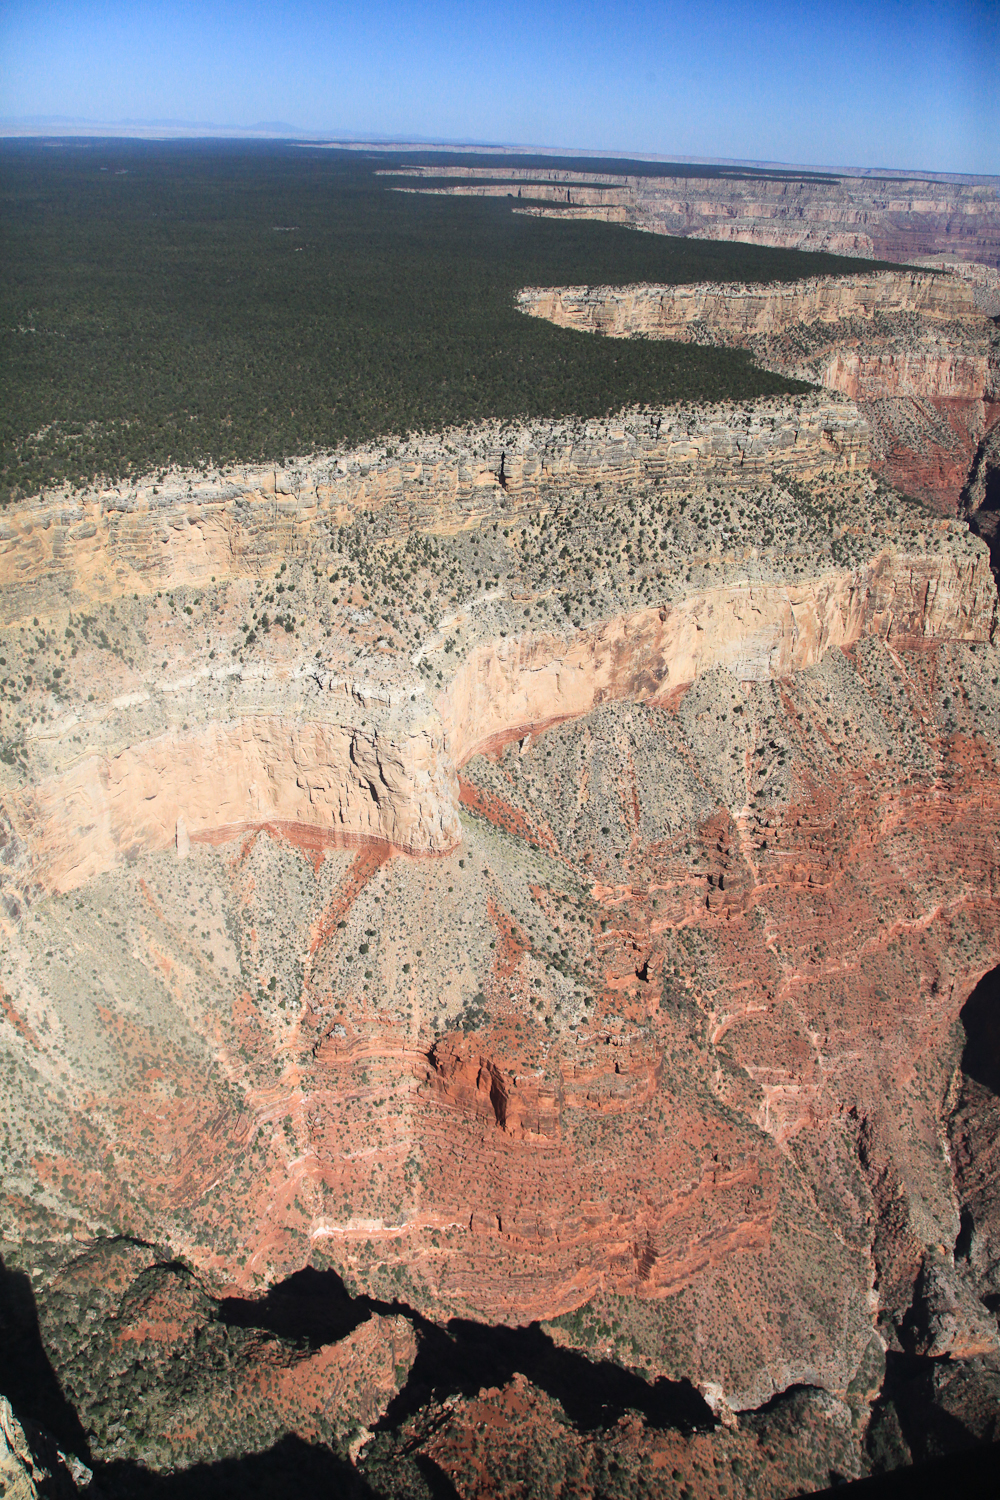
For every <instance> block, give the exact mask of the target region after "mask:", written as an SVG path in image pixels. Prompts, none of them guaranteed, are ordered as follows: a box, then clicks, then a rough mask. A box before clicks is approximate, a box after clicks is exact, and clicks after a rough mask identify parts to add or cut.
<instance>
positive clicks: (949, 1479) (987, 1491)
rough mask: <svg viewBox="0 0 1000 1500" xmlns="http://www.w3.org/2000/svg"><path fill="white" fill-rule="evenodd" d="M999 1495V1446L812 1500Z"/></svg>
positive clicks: (960, 1499) (837, 1488)
mask: <svg viewBox="0 0 1000 1500" xmlns="http://www.w3.org/2000/svg"><path fill="white" fill-rule="evenodd" d="M998 1493H1000V1444H998V1443H994V1444H991V1445H990V1446H989V1447H988V1448H977V1449H976V1450H975V1452H972V1453H949V1454H948V1455H947V1456H945V1457H943V1458H935V1459H932V1460H931V1461H930V1462H929V1463H923V1464H916V1465H914V1466H913V1468H907V1469H895V1470H893V1472H892V1473H891V1474H878V1475H874V1476H872V1478H870V1479H856V1480H854V1481H853V1482H851V1483H848V1484H837V1485H834V1486H833V1487H832V1488H831V1489H828V1490H818V1491H815V1492H814V1495H813V1500H825V1497H827V1496H833V1495H835V1496H837V1500H996V1497H997V1495H998Z"/></svg>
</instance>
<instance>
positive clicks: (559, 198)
mask: <svg viewBox="0 0 1000 1500" xmlns="http://www.w3.org/2000/svg"><path fill="white" fill-rule="evenodd" d="M391 175H392V176H394V177H396V178H398V179H403V178H409V179H413V178H419V179H421V182H422V185H421V187H420V188H418V189H411V191H414V190H416V191H421V192H444V193H455V194H466V195H468V194H474V195H483V196H490V197H508V198H520V199H521V202H520V203H519V204H518V210H519V211H520V212H523V213H530V214H543V215H549V216H552V217H559V218H564V217H565V218H586V219H601V220H605V221H607V222H610V223H618V224H630V225H632V226H634V227H636V228H640V229H646V230H652V231H653V232H654V233H657V234H671V235H682V236H691V237H693V238H698V239H711V240H736V241H741V242H743V243H747V244H756V245H770V246H776V247H780V248H785V249H796V250H825V251H828V252H829V253H831V254H835V255H855V256H862V257H874V258H879V259H885V260H909V259H911V258H914V257H917V256H928V255H933V256H949V257H952V258H956V259H961V260H965V261H976V262H980V263H984V264H986V265H988V266H994V267H996V266H1000V203H998V195H997V180H996V179H995V178H982V179H978V180H969V179H965V180H951V181H948V180H946V179H942V178H941V177H937V178H933V177H926V178H920V177H914V178H906V177H900V176H897V175H896V174H892V175H890V176H887V177H885V178H878V177H871V176H850V175H842V174H835V173H830V174H803V176H802V177H801V178H795V177H794V176H792V175H790V174H784V173H783V174H781V175H780V176H779V175H778V174H775V176H774V177H771V178H769V177H767V176H766V175H763V176H755V177H751V176H749V175H747V176H742V175H741V173H740V172H739V170H738V169H736V170H734V171H733V172H731V173H728V174H727V176H726V177H724V178H720V177H704V178H698V177H687V176H685V177H673V178H672V177H670V175H669V170H667V171H665V172H664V173H663V175H662V176H661V175H655V176H654V175H649V176H646V175H643V176H639V175H629V174H619V173H611V172H609V173H605V172H600V173H595V172H578V171H573V170H567V169H564V168H561V167H560V168H556V167H552V168H541V169H538V168H518V167H514V168H509V167H476V168H475V169H473V170H471V171H470V169H469V168H468V167H451V166H449V167H438V166H424V167H415V168H411V169H408V170H406V171H404V172H393V173H392V174H391ZM454 178H462V179H466V180H465V181H463V182H461V183H458V182H455V183H453V184H452V185H449V179H454ZM470 178H478V179H479V181H478V182H470V181H469V180H468V179H470ZM525 200H527V201H525Z"/></svg>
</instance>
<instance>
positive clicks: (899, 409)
mask: <svg viewBox="0 0 1000 1500" xmlns="http://www.w3.org/2000/svg"><path fill="white" fill-rule="evenodd" d="M981 293H982V287H981V286H980V284H979V282H978V281H976V280H975V279H974V278H970V277H959V276H956V275H950V274H949V275H932V274H931V273H929V272H928V271H916V270H914V271H908V272H898V271H886V272H880V273H877V274H874V275H871V276H856V277H853V276H847V277H818V278H815V279H813V280H810V281H805V282H797V283H792V284H790V285H785V286H725V285H721V286H717V285H710V284H705V285H699V286H685V287H672V286H652V285H648V286H629V287H582V286H581V287H547V288H541V287H527V288H525V289H524V290H523V291H522V292H521V293H520V294H519V304H518V305H519V306H520V307H521V309H522V311H524V312H526V313H528V314H529V315H530V316H535V317H545V318H549V319H551V320H552V321H553V322H555V323H557V324H559V325H560V326H562V327H567V328H578V329H581V330H583V331H586V332H592V333H603V334H606V335H609V336H611V337H616V338H630V337H632V338H634V337H640V338H663V339H678V340H680V341H682V342H687V341H696V342H700V343H723V344H728V345H731V346H738V347H744V348H748V349H750V350H751V351H752V353H753V355H754V358H755V359H756V360H757V362H758V363H759V364H761V365H764V366H765V367H766V368H768V369H773V370H777V371H780V372H781V373H783V374H786V375H794V376H797V377H799V378H800V379H805V380H810V381H815V382H817V383H818V384H820V385H822V386H824V387H825V388H826V389H828V390H836V391H841V392H843V393H844V394H845V395H848V396H850V397H851V398H852V399H853V400H855V401H857V402H858V403H859V406H860V410H861V412H862V414H863V415H864V417H865V419H866V420H867V421H868V423H869V428H870V432H871V457H872V461H873V464H874V466H875V468H876V470H877V471H878V472H881V473H884V474H885V475H886V477H887V478H888V479H889V480H890V481H891V482H892V483H893V484H895V485H896V486H897V487H898V488H900V489H902V490H903V491H905V492H906V493H909V494H913V495H915V496H917V497H918V498H920V499H922V500H926V501H928V502H929V503H930V504H932V505H933V506H934V507H935V508H936V509H938V510H939V511H941V513H943V514H946V515H953V514H954V513H955V509H956V506H957V503H958V498H959V494H960V492H961V489H962V486H963V484H964V482H965V476H966V475H967V473H968V471H969V467H970V465H971V463H972V459H973V456H974V454H975V451H976V446H977V444H978V443H979V441H980V440H981V438H982V437H983V435H984V433H985V432H987V431H988V430H989V429H990V427H991V426H992V425H993V423H994V422H995V421H996V420H997V417H998V415H1000V336H998V333H997V329H996V325H995V322H994V321H993V320H992V319H991V317H990V316H988V315H987V313H986V312H985V311H984V310H983V307H984V305H985V304H984V302H983V297H982V295H981ZM990 305H992V303H991V304H990Z"/></svg>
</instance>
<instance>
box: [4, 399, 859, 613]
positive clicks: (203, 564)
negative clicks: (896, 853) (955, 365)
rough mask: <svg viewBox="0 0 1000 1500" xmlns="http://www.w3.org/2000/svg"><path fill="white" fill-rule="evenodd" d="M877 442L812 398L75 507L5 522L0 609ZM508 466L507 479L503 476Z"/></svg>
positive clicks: (378, 452) (623, 420)
mask: <svg viewBox="0 0 1000 1500" xmlns="http://www.w3.org/2000/svg"><path fill="white" fill-rule="evenodd" d="M868 444H869V430H868V425H867V423H866V422H865V420H864V418H863V417H861V416H860V415H859V413H858V412H857V409H856V408H855V407H854V406H852V405H851V404H850V403H849V402H846V401H840V400H834V399H830V398H823V397H822V396H820V395H817V396H806V397H803V398H801V399H800V400H796V401H795V402H789V401H787V400H780V401H779V400H776V399H775V400H765V401H758V402H754V403H752V404H748V405H747V406H745V407H736V406H733V405H723V406H717V407H698V408H691V409H687V408H684V407H667V408H664V409H663V410H662V411H661V410H655V411H654V410H649V411H626V412H623V413H620V414H619V415H618V416H616V417H614V418H612V419H610V420H604V421H560V422H551V423H541V422H535V423H523V424H513V423H511V424H503V425H501V424H500V423H484V424H482V425H481V426H480V427H478V428H476V429H474V431H473V433H471V434H470V433H468V432H465V433H459V432H445V433H443V434H441V435H440V436H434V437H428V438H414V439H408V440H407V441H406V442H400V443H399V444H398V445H393V446H392V447H389V446H385V445H383V446H381V447H372V448H370V449H361V450H354V451H352V452H348V453H345V454H341V455H337V456H333V457H330V458H323V459H317V460H313V461H310V462H305V463H302V464H298V465H294V466H289V467H288V468H287V469H285V470H282V471H279V470H275V469H273V468H272V469H251V468H248V469H244V470H240V471H237V472H233V471H229V472H227V473H225V474H220V475H218V476H215V477H213V478H210V479H204V478H194V477H192V476H188V475H183V476H179V475H173V476H170V475H168V476H167V477H166V479H165V480H164V481H163V482H162V483H156V482H154V481H152V480H149V481H147V482H145V483H142V484H139V485H136V486H129V487H116V488H114V489H109V490H104V491H100V492H86V493H84V494H82V495H79V496H72V495H65V494H53V495H51V496H47V497H45V498H44V499H43V500H41V501H39V502H36V503H35V504H33V505H27V506H24V507H20V508H18V509H17V510H12V511H7V512H5V514H4V515H3V517H2V519H0V612H2V617H3V618H4V619H6V620H11V619H16V618H19V617H21V616H23V615H33V614H34V613H35V609H36V602H35V601H37V600H38V599H42V600H44V599H45V597H46V596H47V595H49V594H50V593H51V590H52V588H53V587H54V586H55V585H56V582H57V580H58V586H59V588H60V589H64V590H68V591H69V595H71V596H72V595H79V596H80V597H81V598H83V599H86V598H95V597H96V598H101V599H107V598H109V597H115V596H117V595H119V594H131V593H132V592H134V591H139V592H140V593H148V592H149V591H150V590H155V589H158V588H163V587H165V586H166V587H170V586H173V587H181V586H183V585H186V584H194V585H201V586H204V585H207V584H208V583H209V582H210V581H211V580H212V578H213V575H214V577H215V578H216V579H224V578H226V577H231V576H240V575H247V576H249V575H254V574H256V573H257V572H259V570H260V569H261V567H262V566H264V565H265V564H266V563H269V562H270V560H271V559H272V558H273V557H274V556H276V555H281V556H295V555H299V556H302V555H305V554H306V553H307V552H309V551H310V549H311V548H315V547H316V546H318V545H319V546H321V545H322V540H323V536H324V533H326V535H327V536H328V534H329V532H330V530H331V528H334V527H337V526H342V525H349V524H350V522H351V521H352V520H353V519H354V518H355V517H356V516H358V515H359V514H361V513H366V514H369V515H373V516H374V517H375V519H376V521H377V523H378V524H379V525H380V527H381V529H382V531H383V533H384V534H385V535H388V536H408V535H412V534H414V533H419V532H426V533H441V534H448V533H453V532H456V531H460V530H463V529H468V528H471V527H477V526H480V525H482V524H483V523H484V522H485V521H503V522H505V523H507V522H511V521H514V520H516V519H517V518H518V517H519V516H520V515H522V514H526V513H528V512H531V511H534V510H537V509H538V508H550V507H553V506H558V505H559V504H560V503H566V502H567V501H568V499H569V497H570V496H576V497H577V498H579V495H580V492H581V491H582V490H584V489H587V488H592V487H594V486H596V485H604V486H611V487H623V486H627V485H635V484H642V483H651V482H656V481H659V482H661V483H667V484H676V485H683V484H685V483H689V482H699V481H704V480H705V479H710V478H717V479H719V480H723V479H725V480H727V481H729V482H739V483H753V482H767V481H768V480H770V479H772V478H774V479H780V478H782V477H787V478H789V479H794V480H800V481H806V480H809V479H813V478H815V477H817V476H818V475H821V474H823V475H832V474H838V473H844V474H850V473H853V472H854V471H855V470H860V469H863V468H864V467H865V465H866V464H867V459H868ZM501 460H503V463H504V480H503V484H501V482H500V479H499V472H500V465H501Z"/></svg>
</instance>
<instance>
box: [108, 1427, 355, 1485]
mask: <svg viewBox="0 0 1000 1500" xmlns="http://www.w3.org/2000/svg"><path fill="white" fill-rule="evenodd" d="M96 1478H97V1482H98V1484H99V1485H100V1488H101V1494H102V1496H103V1497H105V1500H147V1497H148V1500H276V1497H278V1496H284V1495H287V1496H296V1497H299V1500H313V1497H317V1500H318V1497H320V1496H322V1497H323V1500H342V1497H343V1500H378V1496H377V1494H376V1492H375V1491H374V1490H373V1489H372V1488H371V1487H370V1485H368V1484H366V1483H365V1481H364V1479H362V1477H361V1475H360V1474H359V1473H358V1472H357V1470H356V1469H355V1468H353V1467H352V1465H351V1464H349V1463H348V1462H347V1460H346V1459H342V1458H338V1457H337V1455H336V1454H335V1453H333V1452H332V1451H331V1450H330V1449H329V1448H325V1447H323V1446H322V1445H319V1444H317V1445H313V1444H312V1443H306V1442H303V1440H302V1439H301V1438H298V1437H284V1438H282V1439H281V1441H280V1442H278V1443H275V1445H274V1447H273V1448H268V1449H267V1450H266V1452H264V1453H254V1454H252V1455H250V1456H248V1457H246V1458H226V1459H221V1460H220V1461H219V1462H218V1463H212V1464H194V1465H192V1467H191V1468H190V1469H180V1470H177V1471H176V1472H175V1473H173V1474H155V1473H152V1472H150V1470H149V1469H144V1468H143V1467H142V1466H141V1465H140V1464H130V1463H116V1464H102V1465H101V1466H100V1468H99V1469H98V1470H97V1475H96Z"/></svg>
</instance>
